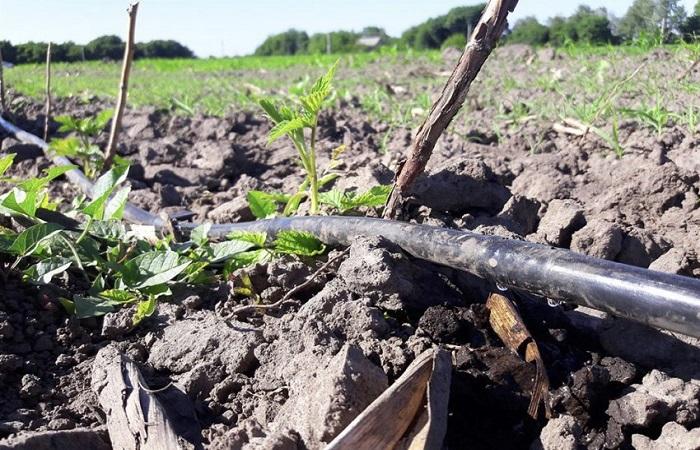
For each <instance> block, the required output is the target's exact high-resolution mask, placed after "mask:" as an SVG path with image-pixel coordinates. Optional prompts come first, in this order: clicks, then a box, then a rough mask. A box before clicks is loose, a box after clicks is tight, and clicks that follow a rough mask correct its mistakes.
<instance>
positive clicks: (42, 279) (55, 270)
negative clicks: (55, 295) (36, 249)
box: [24, 256, 73, 284]
mask: <svg viewBox="0 0 700 450" xmlns="http://www.w3.org/2000/svg"><path fill="white" fill-rule="evenodd" d="M72 263H73V261H72V260H71V259H68V258H63V257H61V256H53V257H51V258H46V259H44V260H42V261H39V262H38V263H36V264H34V265H33V266H31V267H29V268H28V269H27V270H26V271H25V272H24V273H25V275H26V276H27V277H29V279H30V280H32V281H34V282H35V283H40V284H48V283H50V282H51V279H52V278H53V277H54V276H56V275H58V274H61V273H63V272H65V271H66V270H68V268H69V267H70V266H71V264H72Z"/></svg>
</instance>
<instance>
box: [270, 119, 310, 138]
mask: <svg viewBox="0 0 700 450" xmlns="http://www.w3.org/2000/svg"><path fill="white" fill-rule="evenodd" d="M305 126H308V120H307V119H306V118H304V117H294V118H293V119H288V120H282V121H281V122H278V123H277V125H275V126H274V127H273V128H272V129H271V130H270V134H269V135H268V137H267V142H268V144H271V143H273V142H275V141H276V140H277V139H279V138H281V137H282V136H284V135H285V134H288V133H292V132H294V131H298V130H301V129H303V128H304V127H305Z"/></svg>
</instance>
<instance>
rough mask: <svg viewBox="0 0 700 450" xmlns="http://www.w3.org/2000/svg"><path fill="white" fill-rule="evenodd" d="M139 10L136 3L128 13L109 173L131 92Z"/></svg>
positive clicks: (108, 156) (109, 145)
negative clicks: (127, 28)
mask: <svg viewBox="0 0 700 450" xmlns="http://www.w3.org/2000/svg"><path fill="white" fill-rule="evenodd" d="M138 9H139V3H138V2H135V3H132V4H131V5H129V8H128V9H127V10H126V12H127V13H128V15H129V33H128V38H127V41H126V48H125V49H124V62H123V64H122V75H121V79H120V81H119V97H118V98H117V106H116V109H115V112H114V118H113V119H112V129H111V131H110V133H109V142H108V143H107V149H106V151H105V162H104V166H103V170H104V171H107V170H109V168H110V167H111V165H112V161H113V160H114V156H115V155H116V153H117V141H118V140H119V132H120V131H121V127H122V117H123V116H124V107H125V106H126V96H127V92H128V90H129V74H130V73H131V62H132V61H133V59H134V47H135V44H134V30H135V28H136V13H137V11H138Z"/></svg>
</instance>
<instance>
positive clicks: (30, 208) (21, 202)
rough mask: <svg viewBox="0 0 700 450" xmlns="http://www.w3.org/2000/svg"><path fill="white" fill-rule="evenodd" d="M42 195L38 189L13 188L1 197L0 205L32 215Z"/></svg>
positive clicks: (41, 199) (34, 213) (40, 201)
mask: <svg viewBox="0 0 700 450" xmlns="http://www.w3.org/2000/svg"><path fill="white" fill-rule="evenodd" d="M43 197H44V196H43V195H41V194H39V192H38V191H30V192H25V191H23V190H21V189H17V188H13V189H12V190H11V191H10V193H9V194H8V195H7V196H6V197H5V198H4V199H3V201H2V206H4V207H5V208H8V209H10V210H12V211H14V212H18V213H20V214H25V215H27V216H29V217H34V216H35V215H36V210H37V208H38V205H39V204H40V203H42V201H43Z"/></svg>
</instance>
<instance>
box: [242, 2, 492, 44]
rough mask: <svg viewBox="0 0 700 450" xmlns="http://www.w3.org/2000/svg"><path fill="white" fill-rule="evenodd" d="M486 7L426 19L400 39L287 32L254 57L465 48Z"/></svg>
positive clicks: (374, 33)
mask: <svg viewBox="0 0 700 450" xmlns="http://www.w3.org/2000/svg"><path fill="white" fill-rule="evenodd" d="M485 6H486V4H484V3H482V4H478V5H474V6H461V7H457V8H453V9H452V10H450V11H449V12H448V13H447V14H445V15H442V16H439V17H434V18H432V19H428V20H427V21H426V22H424V23H422V24H420V25H417V26H415V27H411V28H409V29H408V30H406V31H405V32H404V33H403V34H402V35H401V37H400V38H392V37H390V36H389V35H387V34H386V32H385V31H384V29H383V28H379V27H367V28H365V29H364V30H362V31H360V32H354V31H333V32H330V33H316V34H312V35H311V36H309V35H308V34H307V33H306V32H305V31H299V30H294V29H292V30H288V31H285V32H284V33H279V34H275V35H272V36H270V37H268V38H267V39H266V40H265V41H264V42H263V43H262V44H261V45H260V46H259V47H258V48H257V49H256V50H255V54H256V55H260V56H268V55H296V54H316V53H325V52H327V51H328V50H330V51H331V52H333V53H354V52H358V51H364V50H372V49H374V48H377V47H381V46H385V45H398V46H400V47H411V48H417V49H431V48H440V47H442V46H443V44H444V43H445V42H446V41H447V40H448V39H449V40H450V42H452V43H453V44H461V46H464V45H466V35H467V34H468V33H469V31H470V30H471V29H472V28H473V27H474V26H475V25H476V23H477V22H478V21H479V17H481V11H483V9H484V7H485Z"/></svg>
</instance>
